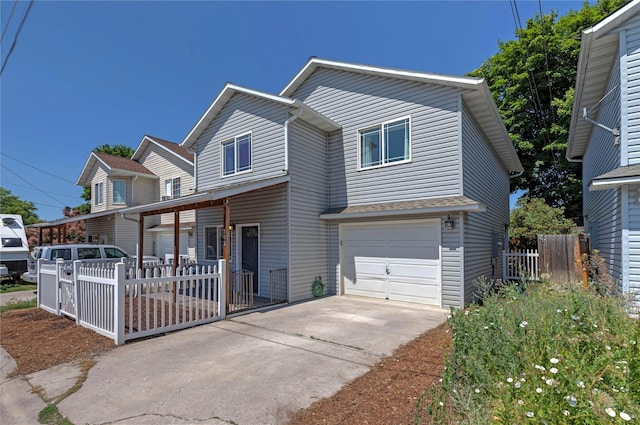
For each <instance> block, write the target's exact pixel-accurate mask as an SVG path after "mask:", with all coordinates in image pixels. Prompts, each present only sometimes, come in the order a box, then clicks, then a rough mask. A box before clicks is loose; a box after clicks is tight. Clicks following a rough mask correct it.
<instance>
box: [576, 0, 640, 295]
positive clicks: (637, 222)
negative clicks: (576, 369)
mask: <svg viewBox="0 0 640 425" xmlns="http://www.w3.org/2000/svg"><path fill="white" fill-rule="evenodd" d="M567 158H568V159H569V160H574V161H581V162H582V174H583V176H582V177H583V193H584V199H583V214H584V221H585V231H586V233H587V234H589V235H590V240H591V248H592V249H597V250H599V252H600V255H601V256H602V258H603V259H604V260H605V262H606V264H607V267H608V269H609V272H610V273H611V275H612V277H613V278H614V279H615V280H616V281H617V282H619V285H620V290H621V291H622V292H623V293H624V294H630V296H631V297H632V298H633V303H634V305H635V306H636V307H638V306H640V2H639V1H633V2H630V3H628V4H627V5H625V6H624V7H622V8H620V9H619V10H618V11H616V12H614V13H613V14H611V15H609V16H608V17H606V18H605V19H603V20H602V21H600V22H599V23H597V24H596V25H594V26H593V27H590V28H587V29H586V30H584V31H583V33H582V41H581V47H580V57H579V62H578V74H577V79H576V90H575V99H574V106H573V113H572V119H571V128H570V133H569V144H568V147H567Z"/></svg>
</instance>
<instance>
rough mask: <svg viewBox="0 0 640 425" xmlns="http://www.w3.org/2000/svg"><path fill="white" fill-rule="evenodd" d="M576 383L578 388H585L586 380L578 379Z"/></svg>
mask: <svg viewBox="0 0 640 425" xmlns="http://www.w3.org/2000/svg"><path fill="white" fill-rule="evenodd" d="M576 384H577V385H578V388H584V382H582V381H577V382H576Z"/></svg>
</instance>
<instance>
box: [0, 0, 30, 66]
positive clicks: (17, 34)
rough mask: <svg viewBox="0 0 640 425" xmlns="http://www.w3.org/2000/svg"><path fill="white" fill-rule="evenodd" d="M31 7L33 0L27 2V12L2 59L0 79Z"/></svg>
mask: <svg viewBox="0 0 640 425" xmlns="http://www.w3.org/2000/svg"><path fill="white" fill-rule="evenodd" d="M31 6H33V0H31V1H30V2H29V6H27V11H26V12H25V13H24V16H23V17H22V21H21V22H20V26H19V27H18V31H16V35H15V37H14V38H13V43H11V48H10V49H9V53H7V57H6V58H5V59H4V63H3V64H2V68H0V77H1V76H2V73H3V72H4V67H5V66H7V62H9V57H10V56H11V53H13V49H14V48H15V47H16V42H17V41H18V36H19V35H20V31H22V27H23V26H24V22H25V21H26V20H27V16H29V12H30V11H31Z"/></svg>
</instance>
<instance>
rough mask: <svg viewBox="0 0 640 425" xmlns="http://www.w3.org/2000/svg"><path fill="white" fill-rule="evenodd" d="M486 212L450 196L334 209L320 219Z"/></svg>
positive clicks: (481, 206) (473, 203)
mask: <svg viewBox="0 0 640 425" xmlns="http://www.w3.org/2000/svg"><path fill="white" fill-rule="evenodd" d="M486 210H487V206H486V205H484V204H482V203H480V202H478V201H474V200H473V199H470V198H467V197H466V196H450V197H445V198H430V199H416V200H412V201H398V202H385V203H378V204H365V205H350V206H343V207H333V208H328V209H326V210H325V211H323V212H322V213H321V214H320V218H322V219H325V220H333V219H348V218H366V217H384V216H394V215H410V214H429V213H444V212H459V211H467V212H484V211H486Z"/></svg>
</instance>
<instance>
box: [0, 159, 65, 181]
mask: <svg viewBox="0 0 640 425" xmlns="http://www.w3.org/2000/svg"><path fill="white" fill-rule="evenodd" d="M0 154H2V155H4V156H6V157H7V158H9V159H12V160H14V161H16V162H19V163H20V164H22V165H26V166H27V167H29V168H33V169H34V170H36V171H40V172H41V173H43V174H46V175H48V176H51V177H55V178H57V179H59V180H62V181H63V182H65V183H71V184H72V185H74V186H75V184H76V183H75V182H72V181H71V180H67V179H63V178H62V177H60V176H56V175H55V174H52V173H50V172H48V171H44V170H41V169H40V168H37V167H34V166H33V165H31V164H27V163H26V162H24V161H20V160H19V159H17V158H14V157H12V156H11V155H9V154H6V153H4V152H0Z"/></svg>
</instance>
